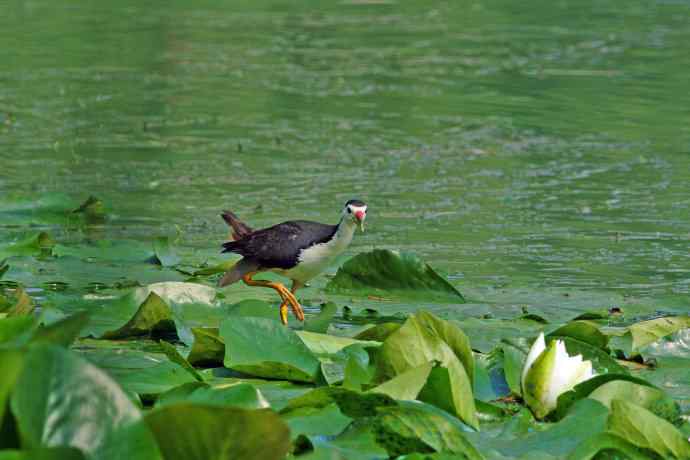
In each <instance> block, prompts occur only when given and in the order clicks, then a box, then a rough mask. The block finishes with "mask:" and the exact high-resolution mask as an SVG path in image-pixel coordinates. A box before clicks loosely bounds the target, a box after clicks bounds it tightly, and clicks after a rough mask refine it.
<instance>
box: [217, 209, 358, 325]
mask: <svg viewBox="0 0 690 460" xmlns="http://www.w3.org/2000/svg"><path fill="white" fill-rule="evenodd" d="M366 216H367V205H366V204H365V203H364V202H363V201H361V200H349V201H348V202H347V203H345V207H344V208H343V210H342V213H341V216H340V221H339V222H338V223H337V224H336V225H329V224H322V223H319V222H312V221H308V220H290V221H286V222H283V223H280V224H277V225H274V226H272V227H267V228H263V229H260V230H254V229H252V228H251V227H249V226H248V225H247V224H245V223H244V222H242V221H241V220H240V219H239V218H238V217H237V216H236V215H235V214H234V213H233V212H232V211H227V210H226V211H223V213H222V214H221V217H222V218H223V220H224V221H225V222H226V223H227V224H228V225H229V226H230V228H231V229H232V231H231V240H230V241H227V242H225V243H223V245H222V247H223V250H222V251H221V252H222V253H236V254H239V255H241V256H242V259H240V260H239V261H238V262H237V263H236V264H235V265H233V267H232V268H231V269H230V270H228V271H227V272H226V273H225V274H224V275H223V276H222V277H221V279H220V280H219V282H218V285H219V286H220V287H224V286H228V285H230V284H233V283H236V282H238V281H240V280H242V281H244V283H245V284H247V285H248V286H261V287H267V288H271V289H274V290H275V291H276V292H277V293H278V295H280V298H281V300H282V303H281V304H280V309H279V315H280V321H281V322H282V323H283V324H284V325H287V323H288V306H289V307H290V309H291V310H292V313H293V314H294V315H295V317H296V318H297V319H299V320H300V321H304V311H303V310H302V307H301V306H300V304H299V302H298V301H297V298H296V297H295V293H296V292H297V290H298V289H300V288H301V287H303V286H304V285H305V284H306V283H307V282H308V281H309V280H311V279H313V278H314V277H316V276H317V275H319V274H320V273H321V272H322V271H324V270H325V269H326V268H327V267H328V266H329V265H330V264H331V262H333V260H334V259H335V258H336V257H337V256H338V255H340V254H342V253H343V251H345V249H347V247H348V246H349V245H350V243H351V242H352V238H353V236H354V234H355V230H356V228H357V227H359V229H360V231H361V232H363V231H364V220H365V219H366ZM261 272H274V273H278V274H279V275H282V276H284V277H286V278H288V279H290V280H292V286H291V288H290V289H289V290H288V289H287V288H286V287H285V285H283V284H282V283H278V282H273V281H266V280H256V279H253V277H254V275H256V274H257V273H261Z"/></svg>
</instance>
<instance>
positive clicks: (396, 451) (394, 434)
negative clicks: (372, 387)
mask: <svg viewBox="0 0 690 460" xmlns="http://www.w3.org/2000/svg"><path fill="white" fill-rule="evenodd" d="M372 423H373V425H374V432H375V435H376V440H377V442H378V443H379V444H380V445H382V446H384V447H385V448H386V450H387V451H388V453H389V454H390V456H391V457H396V456H398V455H404V454H409V453H412V452H420V451H421V452H424V451H427V452H452V453H455V454H460V455H464V456H465V458H467V459H483V458H484V457H483V456H482V455H481V454H480V453H479V451H478V450H477V449H476V448H475V447H474V446H473V445H472V443H471V442H470V441H469V440H468V439H467V438H466V437H465V434H464V433H463V432H462V431H461V430H460V429H458V428H457V426H455V425H454V424H452V423H450V422H449V421H448V420H447V419H446V418H445V417H442V416H440V415H436V414H433V413H431V412H429V411H426V410H423V409H422V408H419V407H416V406H414V405H407V406H405V407H388V408H384V409H380V411H379V416H378V417H376V418H375V419H374V420H373V422H372Z"/></svg>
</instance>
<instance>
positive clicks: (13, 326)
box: [0, 316, 38, 345]
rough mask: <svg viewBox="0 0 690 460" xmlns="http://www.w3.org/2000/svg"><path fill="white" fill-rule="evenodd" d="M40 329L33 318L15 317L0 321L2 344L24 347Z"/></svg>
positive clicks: (0, 339)
mask: <svg viewBox="0 0 690 460" xmlns="http://www.w3.org/2000/svg"><path fill="white" fill-rule="evenodd" d="M37 327H38V323H37V322H36V320H35V319H34V318H33V317H32V316H14V317H11V318H4V319H0V344H5V345H7V344H12V345H23V344H25V343H27V342H28V341H29V340H30V339H31V337H32V336H33V334H34V331H35V330H36V328H37Z"/></svg>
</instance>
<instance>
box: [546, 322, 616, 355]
mask: <svg viewBox="0 0 690 460" xmlns="http://www.w3.org/2000/svg"><path fill="white" fill-rule="evenodd" d="M547 337H549V338H562V337H571V338H573V339H576V340H579V341H580V342H585V343H588V344H590V345H592V346H593V347H596V348H606V345H607V344H608V341H609V339H608V337H607V336H606V335H605V334H604V333H602V332H601V331H600V330H599V326H597V324H596V323H593V322H591V321H582V320H580V321H571V322H569V323H567V324H565V325H563V326H561V327H559V328H558V329H556V330H555V331H553V332H550V333H549V334H548V335H547Z"/></svg>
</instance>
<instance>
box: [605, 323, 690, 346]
mask: <svg viewBox="0 0 690 460" xmlns="http://www.w3.org/2000/svg"><path fill="white" fill-rule="evenodd" d="M685 328H690V316H670V317H666V318H657V319H652V320H649V321H642V322H639V323H635V324H633V325H631V326H629V327H628V330H627V332H626V333H625V334H624V335H622V336H618V337H613V338H612V339H611V346H612V347H613V348H616V349H619V350H622V351H623V353H625V355H626V356H632V355H635V354H637V353H638V352H639V350H640V349H641V348H643V347H645V346H647V345H649V344H651V343H654V342H656V341H657V340H659V339H660V338H662V337H665V336H667V335H670V334H673V333H674V332H676V331H679V330H681V329H685Z"/></svg>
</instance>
